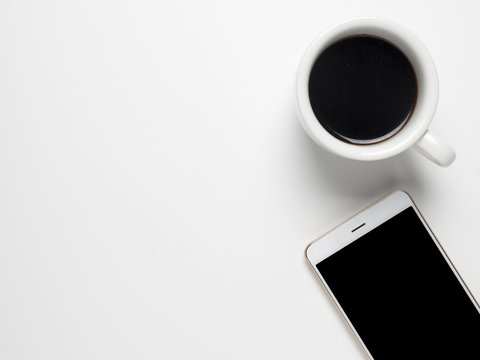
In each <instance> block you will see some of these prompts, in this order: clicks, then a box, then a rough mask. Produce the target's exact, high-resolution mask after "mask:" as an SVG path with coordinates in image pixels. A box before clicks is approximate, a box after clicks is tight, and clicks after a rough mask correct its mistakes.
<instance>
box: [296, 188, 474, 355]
mask: <svg viewBox="0 0 480 360" xmlns="http://www.w3.org/2000/svg"><path fill="white" fill-rule="evenodd" d="M410 206H411V207H412V208H413V209H414V210H415V213H416V214H417V216H418V217H419V219H420V220H421V222H422V224H423V226H424V227H425V229H426V230H427V232H428V233H429V234H430V237H431V238H432V240H433V242H434V243H435V245H436V246H437V248H438V249H439V250H440V252H441V254H442V255H443V257H444V259H445V260H446V261H447V264H448V265H449V266H450V268H451V269H452V271H453V273H454V274H455V276H456V277H457V279H458V281H459V282H460V284H461V285H462V287H463V289H464V290H465V292H466V293H467V295H468V297H469V298H470V300H471V301H472V303H473V304H474V306H475V307H476V309H477V311H479V312H480V306H479V304H478V302H477V301H476V300H475V298H474V297H473V295H472V293H471V292H470V290H469V289H468V287H467V286H466V284H465V283H464V281H463V279H462V277H461V276H460V274H459V273H458V271H457V270H456V268H455V266H454V265H453V263H452V262H451V261H450V259H449V257H448V255H447V254H446V253H445V251H444V249H443V247H442V246H441V244H440V243H439V241H438V240H437V238H436V237H435V235H434V234H433V232H432V230H431V229H430V227H429V226H428V224H427V223H426V222H425V219H424V218H423V216H422V214H421V213H420V211H419V210H418V209H417V207H416V206H415V203H414V202H413V200H412V199H411V198H410V196H409V195H408V194H407V193H406V192H404V191H401V190H399V191H396V192H394V193H392V194H390V195H387V196H386V197H385V198H384V199H382V200H380V201H378V202H376V203H374V204H373V205H371V206H370V207H368V208H366V209H365V210H363V211H361V212H360V213H358V214H356V215H354V216H353V217H351V218H350V219H348V220H346V221H344V222H343V223H342V224H340V225H339V226H337V227H336V228H334V229H332V230H331V231H329V232H328V233H327V234H325V235H323V236H321V237H319V238H318V239H316V240H314V241H313V242H312V243H310V244H309V245H308V246H307V248H306V249H305V255H306V257H307V259H308V261H309V263H310V266H311V267H312V269H313V271H314V272H315V274H316V275H317V277H318V278H319V280H320V282H321V284H322V285H323V287H324V288H325V290H326V291H327V294H328V295H329V297H330V299H331V300H332V301H333V303H334V304H335V306H336V307H337V309H338V310H339V312H340V314H341V315H342V317H343V319H344V320H345V322H346V323H347V325H348V326H349V328H350V330H351V331H352V332H353V334H354V335H355V337H356V339H357V340H358V342H359V343H360V345H361V347H362V348H363V350H364V351H365V353H366V355H367V356H368V357H369V358H370V359H373V357H372V355H371V354H370V352H369V351H368V349H367V347H366V346H365V344H364V343H363V341H362V338H361V336H360V335H359V334H358V333H357V331H356V329H355V328H354V327H353V325H352V323H351V322H350V320H349V319H348V316H347V314H346V313H345V312H344V311H343V309H342V307H341V306H340V304H339V303H338V301H337V299H336V297H335V295H334V294H333V292H332V291H331V290H330V288H329V286H328V284H327V283H326V282H325V280H324V279H323V277H322V275H321V274H320V272H319V271H318V269H317V267H316V265H317V264H318V263H319V262H321V261H322V260H324V259H326V258H327V257H329V256H330V255H332V254H334V253H335V252H337V251H339V250H341V249H342V248H344V247H345V246H347V245H349V244H350V243H352V242H354V241H355V240H357V239H359V238H360V237H362V236H363V235H365V234H366V233H368V232H370V231H371V230H373V229H375V228H376V227H377V226H379V225H381V224H383V223H384V222H385V221H387V220H389V219H390V218H392V217H394V216H395V215H397V214H398V213H400V212H402V211H403V210H405V209H407V208H408V207H410ZM362 224H364V225H362ZM359 226H361V227H359ZM357 227H358V229H357V230H354V229H355V228H357ZM352 230H354V231H353V232H352Z"/></svg>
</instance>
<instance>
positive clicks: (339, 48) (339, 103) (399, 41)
mask: <svg viewBox="0 0 480 360" xmlns="http://www.w3.org/2000/svg"><path fill="white" fill-rule="evenodd" d="M350 39H353V40H350ZM347 40H348V41H347ZM370 48H371V49H372V50H371V51H372V53H371V54H370V53H368V51H370ZM396 52H398V53H396ZM363 53H365V54H364V55H361V54H363ZM360 55H361V58H359V59H357V58H356V57H360ZM349 56H350V57H352V58H351V59H350V58H349ZM402 56H403V58H402ZM377 63H378V64H377ZM391 64H393V65H391ZM395 64H398V66H397V65H395ZM377 66H378V69H377ZM392 66H393V67H392ZM360 67H361V69H360ZM397 67H398V71H397ZM332 69H333V70H332ZM359 69H360V70H359ZM409 69H411V70H412V71H411V72H412V74H413V75H412V76H413V78H411V79H409V77H408V71H409ZM322 71H323V73H322ZM359 71H364V72H365V73H361V74H358V72H359ZM368 71H369V72H368ZM382 71H383V73H382ZM396 72H398V74H397V73H396ZM313 75H315V76H317V77H318V76H319V77H318V78H315V79H314V80H312V76H313ZM372 77H374V78H375V77H378V78H377V79H372ZM352 79H354V80H352ZM349 81H350V82H352V81H355V84H353V83H349ZM362 81H364V82H365V83H362ZM312 83H313V85H312ZM337 85H338V86H337ZM397 85H398V86H397ZM378 86H380V87H382V88H381V89H378V88H376V87H378ZM397 87H398V88H397ZM350 89H353V90H352V91H350ZM317 92H318V93H317ZM296 95H297V110H298V118H299V120H300V123H301V124H302V126H303V128H304V129H305V131H306V132H307V134H308V135H309V136H310V137H311V138H312V139H313V140H314V141H315V142H316V143H317V144H318V145H320V146H321V147H323V148H324V149H326V150H328V151H330V152H332V153H334V154H337V155H340V156H343V157H345V158H349V159H354V160H364V161H370V160H380V159H385V158H389V157H392V156H394V155H397V154H399V153H401V152H403V151H405V150H407V149H408V148H410V147H413V148H415V149H416V150H417V151H418V152H420V153H421V154H422V155H424V156H425V157H427V158H428V159H430V160H431V161H433V162H434V163H436V164H438V165H440V166H444V167H446V166H449V165H450V164H451V163H452V162H453V161H454V160H455V151H454V150H453V149H452V148H451V147H450V146H448V145H447V143H446V142H445V141H444V140H442V139H441V138H439V137H437V136H436V135H434V134H432V133H431V131H430V130H428V127H429V125H430V122H431V121H432V119H433V116H434V114H435V110H436V107H437V102H438V75H437V71H436V68H435V64H434V62H433V59H432V57H431V55H430V54H429V52H428V50H427V49H426V47H425V45H424V44H423V43H422V42H421V41H420V40H419V39H418V38H417V36H415V35H414V34H413V33H412V32H411V31H409V30H408V29H406V28H405V27H403V26H401V25H399V24H397V23H395V22H392V21H389V20H385V19H380V18H356V19H351V20H346V21H343V22H341V23H338V24H336V25H334V26H332V27H330V28H329V29H327V30H326V31H324V32H323V33H322V34H320V35H319V36H318V37H317V38H316V39H315V40H314V42H313V43H312V44H311V45H310V47H309V48H308V49H307V51H306V52H305V54H304V56H303V58H302V60H301V62H300V65H299V69H298V74H297V83H296ZM413 95H415V96H414V99H413ZM369 96H370V97H369ZM397 99H398V101H397ZM412 99H413V100H412ZM312 103H313V106H312ZM369 103H371V104H377V105H378V106H373V105H372V106H370V108H368V104H369ZM355 106H356V107H355ZM402 106H403V107H402ZM397 108H398V109H397ZM397 110H398V111H397ZM403 117H404V118H405V119H404V120H402V119H403ZM394 118H395V119H394ZM397 118H398V119H397ZM392 119H393V120H392ZM400 120H401V121H400ZM350 124H352V129H353V130H355V131H357V132H356V133H355V132H353V133H354V134H358V133H360V134H361V135H362V136H363V135H365V134H366V135H369V132H371V133H378V130H379V126H382V127H383V126H384V125H385V124H386V125H388V126H390V127H391V129H390V130H388V127H387V128H386V130H385V131H386V132H387V133H385V134H383V135H382V136H378V138H376V139H373V140H371V141H370V140H368V141H364V140H362V138H359V139H354V138H352V136H350V135H348V136H343V135H342V134H341V132H342V131H343V130H345V129H346V131H347V132H348V130H351V129H349V128H348V126H350ZM337 125H338V126H337ZM336 126H337V127H339V128H340V129H341V130H342V131H338V129H335V127H336ZM365 129H368V131H367V130H365ZM392 129H393V130H392ZM353 130H352V131H353ZM363 130H365V131H363ZM362 131H363V132H362ZM364 133H365V134H364ZM349 136H350V137H349ZM370 137H372V136H370Z"/></svg>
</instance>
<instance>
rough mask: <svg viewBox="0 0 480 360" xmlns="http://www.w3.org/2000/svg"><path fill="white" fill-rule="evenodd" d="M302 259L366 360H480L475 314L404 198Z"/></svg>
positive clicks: (390, 199)
mask: <svg viewBox="0 0 480 360" xmlns="http://www.w3.org/2000/svg"><path fill="white" fill-rule="evenodd" d="M305 254H306V256H307V259H308V261H309V262H310V264H311V266H312V269H313V270H314V272H315V273H316V274H317V276H318V278H319V279H320V281H321V283H322V284H323V285H324V287H325V289H326V291H327V292H328V295H329V296H330V298H331V299H332V300H333V302H334V303H335V305H336V306H337V308H338V309H339V311H340V313H341V315H342V316H343V318H344V319H345V321H346V322H347V324H348V325H349V327H350V328H351V330H352V332H353V334H354V335H355V336H356V337H357V339H358V341H359V342H360V345H361V346H362V347H363V349H364V350H365V353H366V355H367V357H368V358H370V359H375V360H379V359H389V360H391V359H480V307H479V305H478V303H477V302H476V301H475V299H474V297H473V296H472V294H471V293H470V291H469V290H468V288H467V286H466V285H465V283H464V282H463V280H462V278H461V277H460V275H459V274H458V272H457V271H456V269H455V267H454V266H453V264H452V262H451V261H450V260H449V258H448V256H447V254H446V253H445V251H444V250H443V248H442V247H441V245H440V243H439V242H438V241H437V239H436V238H435V236H434V235H433V233H432V231H431V230H430V228H429V227H428V225H427V223H426V222H425V220H424V219H423V217H422V216H421V214H420V212H419V211H418V209H417V208H416V206H415V205H414V203H413V201H412V199H411V198H410V197H409V196H408V195H407V194H406V193H405V192H403V191H398V192H395V193H393V194H391V195H389V196H387V197H386V198H385V199H383V200H381V201H379V202H378V203H375V204H373V205H372V206H370V207H369V208H367V209H365V210H364V211H362V212H360V213H359V214H357V215H355V216H354V217H352V218H350V219H349V220H347V221H345V222H344V223H343V224H341V225H340V226H338V227H337V228H335V229H333V230H332V231H330V232H329V233H327V234H326V235H324V236H322V237H321V238H319V239H318V240H316V241H314V242H313V243H311V244H310V245H309V246H308V247H307V249H306V251H305Z"/></svg>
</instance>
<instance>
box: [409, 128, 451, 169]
mask: <svg viewBox="0 0 480 360" xmlns="http://www.w3.org/2000/svg"><path fill="white" fill-rule="evenodd" d="M415 149H416V150H417V151H418V152H419V153H420V154H422V155H423V156H425V157H426V158H427V159H430V160H432V161H433V162H434V163H435V164H437V165H440V166H443V167H447V166H449V165H450V164H451V163H452V162H453V160H455V156H456V155H455V150H453V149H452V148H451V147H450V146H449V145H448V144H447V143H446V142H445V141H443V140H442V139H440V138H438V137H437V136H435V135H433V134H432V133H431V132H430V131H428V130H427V131H426V132H425V134H424V135H423V136H422V138H421V139H420V140H418V141H417V143H416V144H415Z"/></svg>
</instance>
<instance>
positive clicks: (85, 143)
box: [0, 0, 480, 360]
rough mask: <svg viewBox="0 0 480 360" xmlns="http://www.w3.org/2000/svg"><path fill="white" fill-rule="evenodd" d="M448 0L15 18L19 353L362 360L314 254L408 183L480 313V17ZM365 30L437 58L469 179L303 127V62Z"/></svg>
mask: <svg viewBox="0 0 480 360" xmlns="http://www.w3.org/2000/svg"><path fill="white" fill-rule="evenodd" d="M429 4H430V3H427V2H423V3H420V2H417V1H415V2H414V1H408V2H384V1H378V2H371V1H370V2H369V1H362V2H354V1H352V2H331V1H330V2H323V3H322V2H319V1H295V2H290V3H287V2H279V1H268V2H267V1H265V2H253V1H244V2H239V3H233V2H226V1H217V2H214V1H202V2H199V1H189V2H174V1H170V2H154V1H151V2H148V1H141V0H140V1H124V2H119V1H98V0H95V1H77V2H74V1H70V2H63V1H41V2H40V1H16V0H10V1H6V0H4V1H1V2H0V50H1V56H0V358H1V359H22V360H23V359H48V360H54V359H62V360H63V359H106V358H108V359H132V358H137V359H183V358H210V359H225V358H228V359H246V358H258V359H260V358H268V359H273V358H275V359H292V358H298V359H333V358H334V359H362V353H361V350H360V349H359V346H358V345H357V344H356V342H355V340H354V338H353V337H352V335H351V334H350V333H349V330H348V329H347V327H346V325H344V323H343V321H342V320H341V318H340V316H339V315H338V314H337V313H336V311H335V309H334V306H333V305H332V304H330V302H329V299H328V297H327V295H326V294H325V293H324V292H323V290H322V289H321V286H320V284H319V283H318V281H317V279H316V278H315V276H314V274H313V273H312V272H311V270H310V269H309V268H308V266H307V262H306V260H305V258H304V254H303V251H304V248H305V246H306V245H307V243H308V242H309V241H311V240H313V239H314V238H315V237H316V236H318V235H320V234H322V233H323V232H325V231H326V230H328V229H330V228H331V227H333V226H335V225H337V224H338V223H339V222H340V221H342V220H343V219H345V218H346V217H349V216H350V215H352V214H353V213H355V212H356V211H358V210H360V209H362V208H363V207H365V206H367V205H370V203H372V202H373V201H375V200H377V199H379V198H380V197H382V196H383V195H385V194H386V193H388V192H390V191H392V190H394V189H396V188H403V189H405V190H407V191H408V192H410V194H411V195H412V196H413V198H414V200H415V201H416V202H417V204H418V206H419V208H420V210H421V211H422V213H423V214H424V216H425V217H426V219H427V221H428V222H429V224H430V225H431V227H432V228H433V230H434V231H435V233H436V235H437V237H438V238H439V240H440V242H441V243H442V245H444V247H445V249H446V251H447V253H448V254H449V255H450V257H451V259H452V261H453V262H454V264H455V265H456V266H457V268H458V269H459V271H460V273H461V274H462V276H463V277H464V279H465V281H466V283H467V284H468V285H469V287H470V288H471V290H472V292H473V293H474V295H475V296H476V297H477V299H478V298H480V276H479V274H480V262H479V261H478V255H479V253H480V227H479V226H478V219H479V210H478V209H479V205H478V204H479V202H480V188H479V184H480V163H479V159H478V156H479V154H480V141H478V136H479V134H480V122H479V121H478V117H479V115H478V111H479V110H478V102H479V100H478V96H479V95H478V84H479V83H480V82H479V81H480V71H479V67H478V64H479V63H480V43H479V42H478V37H479V34H480V23H479V22H478V13H479V10H480V8H479V5H478V3H475V2H474V1H472V2H462V1H456V2H455V3H454V6H453V5H451V6H447V3H444V2H436V3H435V6H432V5H429ZM359 15H362V16H363V15H380V16H384V17H387V18H391V19H393V20H396V21H398V22H400V23H402V24H404V25H406V26H407V27H409V28H410V29H411V30H413V31H414V32H415V33H416V34H417V35H418V36H419V37H420V38H421V39H422V40H423V41H424V42H425V44H426V45H427V47H428V49H429V50H430V52H431V54H432V56H433V58H434V60H435V62H436V64H437V68H438V73H439V78H440V98H439V105H438V110H437V115H436V117H435V119H434V121H433V123H432V126H431V129H432V131H434V132H435V133H436V134H438V135H439V136H442V137H444V138H445V139H446V140H447V141H448V142H449V143H450V144H451V145H452V146H453V147H454V148H455V150H456V151H457V160H456V161H455V162H454V163H453V165H452V166H451V167H449V168H447V169H443V168H440V167H438V166H437V165H435V164H433V163H431V162H429V161H428V160H426V159H424V158H423V157H422V156H421V155H419V154H417V153H415V152H414V151H409V152H407V153H405V154H403V155H400V156H398V157H396V158H393V159H390V160H384V161H380V162H377V163H357V162H355V161H348V160H340V159H338V158H336V157H334V156H333V155H329V154H327V153H326V152H324V151H323V150H321V149H319V148H318V147H317V146H316V145H314V144H313V142H312V141H310V140H309V138H308V136H307V135H306V134H305V133H304V131H303V130H302V128H301V126H300V125H299V123H298V121H297V119H296V118H295V110H294V108H295V98H294V94H295V91H294V81H295V72H296V68H297V65H298V62H299V61H300V58H301V55H302V54H303V52H304V50H305V48H306V47H307V46H308V44H310V42H311V41H312V40H313V38H314V37H315V36H316V35H317V34H318V33H319V32H320V31H322V30H323V29H324V28H325V27H326V26H328V25H330V24H332V23H335V22H337V21H339V20H341V19H344V18H346V17H350V16H359Z"/></svg>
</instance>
